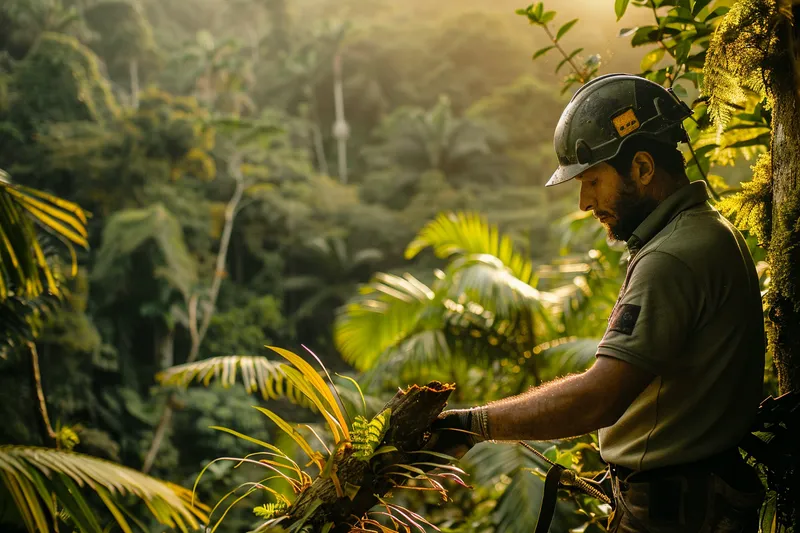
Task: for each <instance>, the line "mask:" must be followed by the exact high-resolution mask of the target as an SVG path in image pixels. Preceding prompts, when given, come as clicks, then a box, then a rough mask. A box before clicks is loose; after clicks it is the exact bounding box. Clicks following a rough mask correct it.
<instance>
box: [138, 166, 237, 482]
mask: <svg viewBox="0 0 800 533" xmlns="http://www.w3.org/2000/svg"><path fill="white" fill-rule="evenodd" d="M241 164H242V154H241V153H239V152H237V153H235V154H234V155H233V157H231V160H230V162H229V163H228V172H229V174H230V175H231V176H232V177H233V178H234V179H235V180H236V188H235V189H234V192H233V196H231V199H230V200H229V201H228V205H227V207H226V208H225V227H224V229H223V230H222V237H221V238H220V242H219V252H218V253H217V261H216V266H215V270H214V277H213V278H212V280H211V289H210V290H209V292H208V302H207V305H206V309H205V313H204V314H203V322H202V323H201V324H200V328H199V329H198V327H197V306H198V302H199V298H198V297H197V296H196V295H192V297H191V298H189V301H188V303H187V307H188V312H189V335H190V337H191V340H192V344H191V348H190V350H189V355H188V357H187V358H186V362H187V363H193V362H194V361H195V360H196V359H197V356H198V355H199V354H200V346H201V344H202V343H203V339H204V338H205V336H206V332H207V331H208V327H209V325H210V324H211V318H212V317H213V316H214V307H215V306H216V303H217V297H218V296H219V289H220V286H221V285H222V278H223V277H224V275H225V263H226V260H227V257H228V248H229V247H230V243H231V235H232V233H233V222H234V219H235V218H236V212H237V208H238V206H239V203H240V202H241V200H242V196H243V195H244V176H242V172H241V169H240V168H239V167H240V165H241ZM174 400H175V397H174V395H172V394H170V396H169V398H168V400H167V405H166V407H164V412H163V413H161V419H160V420H159V421H158V425H157V426H156V432H155V434H154V435H153V442H152V443H151V444H150V449H149V450H148V451H147V455H146V456H145V458H144V463H143V464H142V472H144V473H145V474H147V473H148V472H150V468H152V466H153V462H154V461H155V458H156V455H158V450H159V449H160V448H161V443H162V442H163V441H164V435H166V432H167V429H169V427H170V422H171V420H172V403H173V401H174Z"/></svg>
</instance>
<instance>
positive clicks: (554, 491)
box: [534, 464, 564, 533]
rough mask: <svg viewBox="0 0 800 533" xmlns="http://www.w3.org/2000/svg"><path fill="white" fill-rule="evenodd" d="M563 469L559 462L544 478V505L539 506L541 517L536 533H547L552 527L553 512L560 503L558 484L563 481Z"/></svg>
mask: <svg viewBox="0 0 800 533" xmlns="http://www.w3.org/2000/svg"><path fill="white" fill-rule="evenodd" d="M563 471H564V467H563V466H561V465H558V464H554V465H552V466H551V467H550V468H549V469H548V470H547V475H546V476H545V478H544V492H543V493H542V505H541V506H540V507H539V517H538V518H537V519H536V529H535V530H534V533H547V531H548V530H549V529H550V523H551V522H552V521H553V513H555V511H556V504H557V503H558V486H559V484H560V482H561V473H562V472H563Z"/></svg>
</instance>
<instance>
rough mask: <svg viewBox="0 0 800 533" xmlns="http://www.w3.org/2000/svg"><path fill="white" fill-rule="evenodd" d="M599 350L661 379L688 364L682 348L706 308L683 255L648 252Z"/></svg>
mask: <svg viewBox="0 0 800 533" xmlns="http://www.w3.org/2000/svg"><path fill="white" fill-rule="evenodd" d="M632 268H633V271H632V272H631V273H630V275H629V276H628V281H627V283H626V285H625V286H624V287H623V290H622V292H621V293H620V297H619V299H618V300H617V305H616V306H615V308H614V311H613V312H612V313H611V317H610V318H609V320H608V328H607V329H606V333H605V335H604V336H603V339H602V340H601V341H600V344H599V345H598V348H597V354H598V355H607V356H611V357H615V358H617V359H621V360H623V361H627V362H629V363H631V364H633V365H636V366H638V367H640V368H643V369H645V370H648V371H650V372H654V373H655V374H657V375H661V374H664V373H665V372H669V371H670V370H671V369H672V370H674V369H675V368H676V367H679V366H681V365H682V364H685V362H683V361H681V360H680V357H681V353H682V349H683V347H684V345H685V343H686V340H687V339H688V337H689V335H690V334H691V332H692V330H693V329H694V327H695V324H696V320H697V317H698V316H699V313H700V309H701V307H702V295H701V291H699V290H698V288H697V281H696V280H695V277H694V275H693V273H692V271H691V269H690V268H689V267H688V266H687V265H686V264H685V263H684V262H683V261H681V260H680V259H678V258H677V257H675V256H673V255H671V254H669V253H666V252H659V251H652V252H648V253H647V254H646V255H644V256H642V257H641V258H640V259H639V260H638V261H637V262H636V263H635V264H633V265H632Z"/></svg>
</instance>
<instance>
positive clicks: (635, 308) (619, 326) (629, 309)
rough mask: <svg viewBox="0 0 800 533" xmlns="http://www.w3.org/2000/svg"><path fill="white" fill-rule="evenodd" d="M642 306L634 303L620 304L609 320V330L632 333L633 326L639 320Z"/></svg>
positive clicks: (624, 333)
mask: <svg viewBox="0 0 800 533" xmlns="http://www.w3.org/2000/svg"><path fill="white" fill-rule="evenodd" d="M641 311H642V306H640V305H633V304H622V305H620V306H618V307H617V308H616V309H615V310H614V313H613V314H612V315H611V320H609V321H608V329H609V331H617V332H619V333H622V334H623V335H632V334H633V327H634V326H635V325H636V321H637V320H639V313H640V312H641Z"/></svg>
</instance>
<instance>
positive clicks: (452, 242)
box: [405, 212, 533, 283]
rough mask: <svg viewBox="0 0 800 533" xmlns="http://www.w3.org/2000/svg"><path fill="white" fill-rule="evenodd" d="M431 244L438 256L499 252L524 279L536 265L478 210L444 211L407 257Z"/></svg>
mask: <svg viewBox="0 0 800 533" xmlns="http://www.w3.org/2000/svg"><path fill="white" fill-rule="evenodd" d="M427 247H431V248H433V250H434V252H435V253H436V255H437V256H438V257H441V258H449V257H450V256H452V255H468V254H488V255H493V256H495V257H496V258H497V259H498V260H499V261H500V262H501V263H503V264H504V265H505V266H506V267H508V269H509V270H510V271H511V273H512V275H514V276H515V277H516V278H519V279H520V280H521V281H522V282H523V283H530V282H531V279H532V274H533V267H532V266H531V262H530V260H529V259H527V258H526V257H524V256H523V255H521V254H519V253H517V252H516V251H515V250H514V246H513V243H512V241H511V237H509V236H508V235H501V234H500V232H499V230H498V228H497V226H495V225H489V224H488V222H487V221H486V220H485V219H484V218H483V217H482V216H481V215H479V214H477V213H461V212H459V213H442V214H440V215H439V216H437V217H436V218H435V219H434V220H433V221H431V222H429V223H428V224H426V225H425V226H424V227H423V228H422V229H421V230H420V231H419V233H417V236H416V238H415V239H414V240H413V241H412V242H411V243H410V244H409V245H408V247H406V253H405V255H406V259H411V258H413V257H415V256H416V255H417V254H418V253H419V252H421V251H422V250H423V249H425V248H427Z"/></svg>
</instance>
